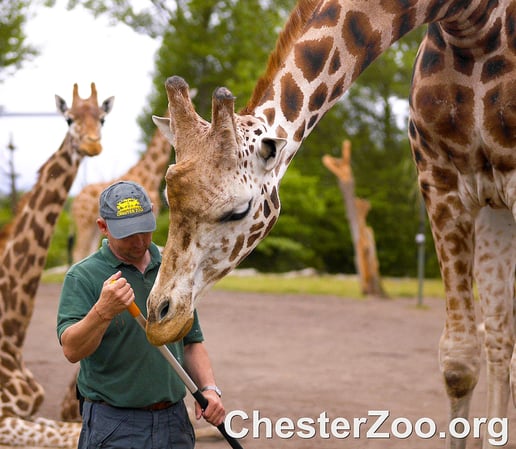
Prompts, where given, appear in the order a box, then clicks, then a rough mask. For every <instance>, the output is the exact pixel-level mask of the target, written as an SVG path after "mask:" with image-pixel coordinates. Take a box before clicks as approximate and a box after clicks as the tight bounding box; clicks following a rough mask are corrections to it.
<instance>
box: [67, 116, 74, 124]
mask: <svg viewBox="0 0 516 449" xmlns="http://www.w3.org/2000/svg"><path fill="white" fill-rule="evenodd" d="M66 123H68V126H71V125H72V123H73V119H72V118H70V117H68V118H67V119H66Z"/></svg>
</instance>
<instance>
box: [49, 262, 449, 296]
mask: <svg viewBox="0 0 516 449" xmlns="http://www.w3.org/2000/svg"><path fill="white" fill-rule="evenodd" d="M65 270H66V269H53V270H47V271H45V272H44V273H43V278H42V282H44V283H62V282H63V278H64V274H65ZM382 284H383V288H384V290H385V291H386V293H387V295H388V296H389V297H392V298H417V296H418V288H419V286H418V281H417V279H412V278H384V279H383V280H382ZM213 289H214V290H226V291H233V292H256V293H272V294H303V295H319V296H321V295H332V296H341V297H343V298H354V299H362V298H364V295H362V292H361V290H360V284H359V281H358V278H357V277H356V276H353V275H315V274H310V275H303V274H300V273H289V274H261V273H256V274H250V275H242V274H241V273H239V272H238V271H237V272H236V273H235V274H231V275H229V276H226V277H225V278H223V279H221V280H220V281H219V282H218V283H217V284H215V286H214V287H213ZM423 296H424V297H427V298H428V297H435V298H444V288H443V285H442V282H441V280H440V279H426V280H425V281H424V283H423Z"/></svg>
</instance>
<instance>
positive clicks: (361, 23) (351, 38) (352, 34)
mask: <svg viewBox="0 0 516 449" xmlns="http://www.w3.org/2000/svg"><path fill="white" fill-rule="evenodd" d="M342 38H343V39H344V42H346V44H347V47H348V49H349V52H350V53H351V54H352V55H353V56H355V58H356V59H357V62H356V64H355V71H354V73H353V79H356V78H357V77H358V75H360V73H362V72H363V71H364V70H365V69H366V67H367V66H369V64H371V62H373V61H374V60H375V59H376V58H377V57H378V56H379V54H380V52H381V34H380V32H379V31H377V30H375V27H374V26H373V25H372V24H371V22H370V20H369V18H368V17H367V15H366V14H365V13H363V12H348V13H347V14H346V16H345V18H344V23H343V26H342Z"/></svg>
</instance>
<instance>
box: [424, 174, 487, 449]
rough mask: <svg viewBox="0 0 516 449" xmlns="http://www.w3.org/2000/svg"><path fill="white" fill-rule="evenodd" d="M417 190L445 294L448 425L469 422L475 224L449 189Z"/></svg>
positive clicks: (456, 446) (453, 441)
mask: <svg viewBox="0 0 516 449" xmlns="http://www.w3.org/2000/svg"><path fill="white" fill-rule="evenodd" d="M420 179H421V178H420ZM430 189H432V191H430ZM422 191H423V195H424V196H425V200H426V205H427V210H428V216H429V219H430V221H431V224H432V226H431V228H432V232H433V236H434V243H435V248H436V252H437V256H438V258H439V263H440V269H441V276H442V279H443V283H444V287H445V292H446V320H445V325H444V330H443V332H442V334H441V339H440V341H439V365H440V368H441V372H442V374H443V378H444V384H445V388H446V394H447V396H448V399H449V407H450V408H449V420H450V422H451V421H452V420H454V419H455V418H466V419H467V418H468V415H469V407H470V402H471V397H472V395H473V390H474V388H475V386H476V384H477V381H478V376H479V372H480V356H481V351H480V340H479V337H478V332H477V327H476V320H475V305H474V299H473V248H474V246H473V244H474V224H473V218H472V216H471V215H470V214H469V213H468V212H467V211H466V210H465V209H464V207H463V206H462V203H461V201H460V199H459V198H458V195H457V194H454V193H453V192H450V191H449V190H448V191H445V190H443V191H438V192H436V191H435V190H433V188H432V187H428V186H426V188H424V189H423V190H422ZM458 430H460V429H458ZM465 445H466V440H465V439H457V438H452V437H451V436H448V438H447V439H446V447H447V448H449V449H464V448H465Z"/></svg>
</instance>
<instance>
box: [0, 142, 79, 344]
mask: <svg viewBox="0 0 516 449" xmlns="http://www.w3.org/2000/svg"><path fill="white" fill-rule="evenodd" d="M82 157H83V156H82V155H80V154H79V153H78V152H77V151H76V144H75V142H74V139H73V138H72V136H71V134H70V133H68V134H67V135H66V137H65V139H64V141H63V143H62V144H61V147H60V149H59V150H58V151H57V152H55V153H54V154H53V155H52V156H51V157H50V158H49V159H48V160H47V162H46V163H45V164H44V165H43V166H42V167H41V168H40V171H39V176H38V180H37V181H36V184H35V185H34V187H33V188H32V190H31V192H30V193H28V194H27V196H26V197H25V198H24V200H23V205H22V207H21V208H20V210H19V211H18V214H17V216H16V217H15V219H14V222H13V230H12V234H11V239H10V241H9V242H8V243H7V244H6V247H5V250H4V252H3V254H2V256H1V259H0V291H1V295H2V299H3V300H2V302H1V303H0V320H1V321H2V323H4V325H3V326H2V327H0V339H1V340H2V343H3V344H6V341H9V343H10V344H12V345H14V347H15V348H20V347H22V345H23V342H24V339H25V335H26V331H27V327H28V325H29V322H30V319H31V317H32V311H33V308H34V297H35V294H36V291H37V288H38V286H39V282H40V279H41V275H42V272H43V269H44V267H45V262H46V258H47V252H48V247H49V245H50V241H51V238H52V234H53V231H54V227H55V224H56V221H57V219H58V217H59V214H60V213H61V211H62V209H63V206H64V204H65V201H66V198H67V196H68V192H69V190H70V188H71V186H72V183H73V181H74V179H75V176H76V174H77V171H78V168H79V164H80V161H81V160H82Z"/></svg>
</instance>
